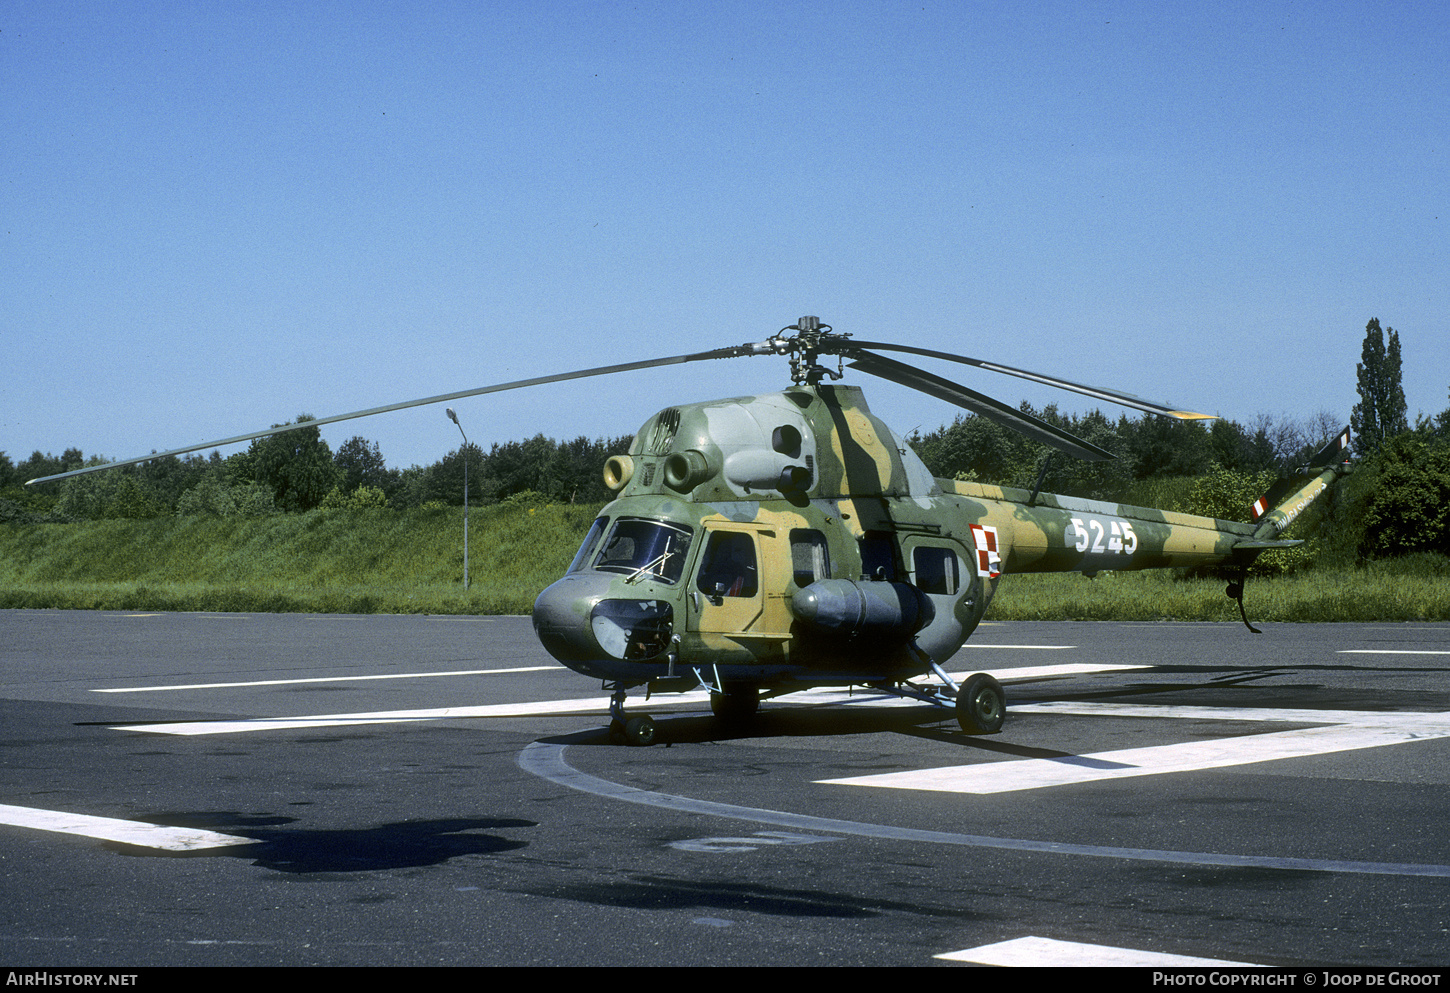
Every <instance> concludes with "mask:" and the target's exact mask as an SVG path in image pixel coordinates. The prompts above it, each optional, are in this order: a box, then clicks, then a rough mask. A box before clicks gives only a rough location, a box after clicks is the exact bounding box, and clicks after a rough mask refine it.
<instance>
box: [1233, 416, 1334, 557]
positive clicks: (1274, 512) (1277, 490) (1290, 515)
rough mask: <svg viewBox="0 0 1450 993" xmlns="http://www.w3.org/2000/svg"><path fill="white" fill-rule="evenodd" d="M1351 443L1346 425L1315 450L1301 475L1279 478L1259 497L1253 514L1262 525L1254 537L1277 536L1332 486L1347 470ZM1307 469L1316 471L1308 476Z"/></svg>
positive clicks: (1255, 520) (1252, 511) (1261, 539)
mask: <svg viewBox="0 0 1450 993" xmlns="http://www.w3.org/2000/svg"><path fill="white" fill-rule="evenodd" d="M1348 447H1349V428H1345V429H1344V430H1343V431H1341V432H1339V434H1338V436H1337V437H1335V438H1334V440H1333V441H1331V442H1329V444H1327V445H1325V446H1324V447H1323V448H1321V449H1320V450H1319V451H1317V452H1315V453H1314V457H1313V458H1312V459H1310V460H1309V464H1308V465H1306V466H1305V467H1304V469H1303V470H1302V471H1301V473H1300V474H1299V475H1298V476H1296V477H1294V478H1292V479H1281V480H1279V481H1278V482H1277V483H1275V484H1274V485H1273V486H1272V487H1271V488H1270V489H1269V492H1267V493H1265V494H1264V495H1263V496H1261V497H1259V498H1258V499H1257V500H1255V501H1254V506H1253V508H1252V510H1251V511H1250V518H1249V520H1250V521H1251V522H1252V523H1254V524H1258V525H1259V527H1258V529H1257V530H1256V531H1255V532H1254V538H1255V539H1256V540H1258V541H1260V542H1262V541H1265V540H1271V539H1274V538H1276V537H1277V536H1278V535H1279V534H1280V533H1281V532H1283V530H1284V529H1285V528H1287V527H1288V526H1289V525H1290V524H1291V523H1293V521H1294V518H1296V517H1298V516H1299V514H1300V513H1301V512H1302V511H1303V510H1304V508H1306V507H1308V506H1309V505H1310V504H1311V503H1313V502H1314V501H1315V500H1316V499H1317V498H1318V497H1319V496H1320V495H1321V494H1323V493H1324V492H1325V491H1326V490H1327V489H1329V486H1330V484H1331V483H1333V482H1334V480H1335V479H1337V478H1338V477H1339V476H1340V475H1341V474H1343V473H1344V472H1347V471H1348V463H1346V462H1344V461H1343V459H1342V454H1343V452H1344V451H1345V449H1347V448H1348ZM1305 473H1312V474H1313V475H1312V476H1311V477H1310V478H1308V479H1307V480H1306V479H1305V475H1304V474H1305ZM1296 544H1297V542H1296ZM1261 547H1271V546H1261Z"/></svg>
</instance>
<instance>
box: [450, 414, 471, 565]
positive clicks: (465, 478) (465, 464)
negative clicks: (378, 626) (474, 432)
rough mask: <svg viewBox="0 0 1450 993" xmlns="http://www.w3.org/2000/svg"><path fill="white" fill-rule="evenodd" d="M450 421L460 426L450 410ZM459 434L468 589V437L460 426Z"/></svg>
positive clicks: (464, 554)
mask: <svg viewBox="0 0 1450 993" xmlns="http://www.w3.org/2000/svg"><path fill="white" fill-rule="evenodd" d="M448 419H449V420H450V421H452V422H453V423H454V424H458V415H457V414H455V413H454V412H453V408H452V407H449V408H448ZM458 433H459V434H462V435H463V588H464V589H465V590H466V589H468V435H466V434H464V432H463V425H462V424H458Z"/></svg>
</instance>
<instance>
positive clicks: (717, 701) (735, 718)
mask: <svg viewBox="0 0 1450 993" xmlns="http://www.w3.org/2000/svg"><path fill="white" fill-rule="evenodd" d="M759 708H760V691H759V690H757V689H756V688H755V687H754V686H729V687H726V689H725V692H724V693H711V694H710V711H711V713H713V714H714V715H715V717H716V719H717V720H719V721H721V722H722V723H724V724H745V723H747V722H749V721H750V720H752V719H753V718H754V717H755V712H756V711H757V710H758V709H759Z"/></svg>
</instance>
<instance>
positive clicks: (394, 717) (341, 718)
mask: <svg viewBox="0 0 1450 993" xmlns="http://www.w3.org/2000/svg"><path fill="white" fill-rule="evenodd" d="M1135 668H1142V667H1141V666H1122V665H1087V664H1070V665H1048V666H1022V667H1020V668H1015V669H994V670H992V674H993V675H994V676H996V677H997V678H998V679H999V680H1001V681H1002V682H1004V683H1009V682H1013V681H1016V680H1023V679H1041V678H1044V677H1047V676H1066V675H1078V674H1081V673H1087V672H1103V671H1117V670H1121V669H1135ZM490 671H499V670H490ZM969 674H970V673H966V672H958V673H953V674H952V678H953V679H957V680H961V679H964V678H966V676H968V675H969ZM327 678H333V677H327ZM344 678H345V677H344ZM223 685H236V684H223ZM785 699H786V700H787V701H788V702H789V703H790V704H792V705H794V706H824V705H827V704H834V705H838V706H839V705H852V706H871V707H920V706H922V704H921V703H919V702H918V701H916V700H902V699H899V698H897V697H889V696H883V695H880V694H878V693H876V692H873V691H870V690H862V689H861V688H859V687H857V688H855V689H850V688H845V687H842V688H837V687H821V688H818V689H813V690H803V691H802V692H800V693H792V694H791V695H790V696H789V697H787V698H785ZM709 700H710V694H709V691H707V690H693V691H691V692H689V693H679V694H670V695H669V696H660V697H656V698H655V699H654V700H652V701H651V702H650V708H651V709H652V710H656V711H658V710H662V709H668V710H678V709H699V708H700V707H702V706H703V705H705V704H708V703H709ZM605 709H606V705H605V703H604V701H603V700H602V699H601V698H599V697H589V698H586V699H574V700H543V701H537V702H532V703H492V704H481V705H478V706H472V707H434V708H429V709H424V710H380V711H373V712H369V713H358V714H317V715H307V716H300V717H263V718H238V719H235V720H225V721H180V722H176V723H157V724H127V725H123V726H117V727H113V728H112V730H114V731H144V732H146V733H148V734H175V735H200V734H239V733H242V732H247V731H286V730H293V729H297V728H310V727H346V726H349V725H361V724H401V723H406V722H408V721H438V720H456V719H458V718H470V717H473V718H479V717H539V716H545V715H550V714H603V713H604V712H605Z"/></svg>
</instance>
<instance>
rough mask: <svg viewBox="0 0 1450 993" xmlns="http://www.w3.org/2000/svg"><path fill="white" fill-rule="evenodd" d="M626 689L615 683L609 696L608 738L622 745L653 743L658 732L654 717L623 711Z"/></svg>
mask: <svg viewBox="0 0 1450 993" xmlns="http://www.w3.org/2000/svg"><path fill="white" fill-rule="evenodd" d="M627 695H628V690H627V689H626V688H625V687H623V686H620V685H619V684H617V683H616V684H615V686H614V694H613V695H612V696H611V697H610V698H609V738H610V740H611V741H615V742H618V743H620V744H624V745H639V746H641V747H643V746H646V745H653V744H654V743H655V736H656V735H657V734H658V732H659V727H658V725H656V724H655V722H654V718H652V717H650V716H649V715H648V714H640V715H639V716H638V717H630V716H629V715H628V714H626V713H625V712H624V700H625V697H626V696H627Z"/></svg>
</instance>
